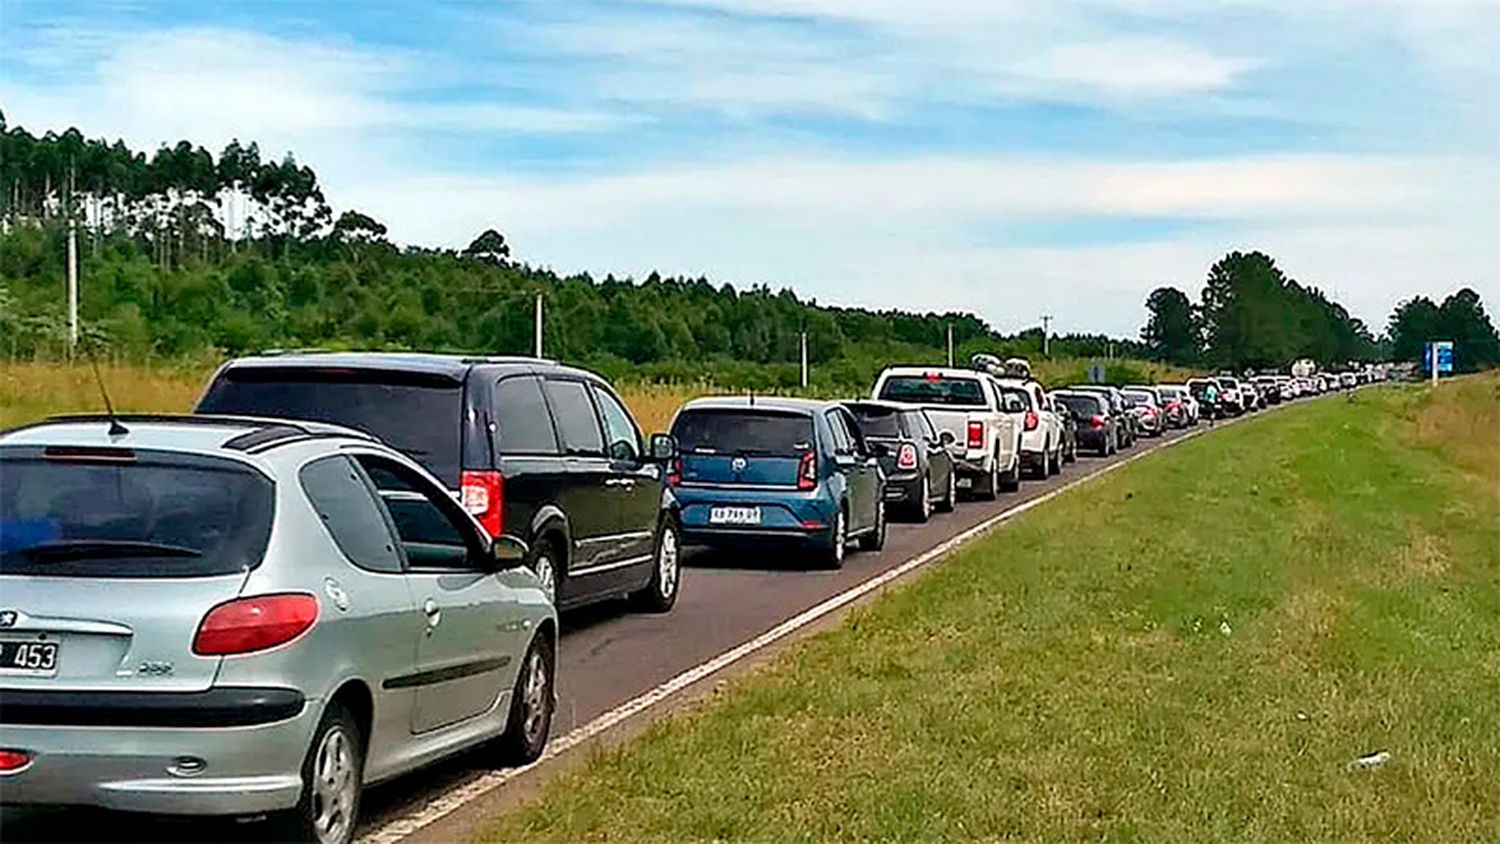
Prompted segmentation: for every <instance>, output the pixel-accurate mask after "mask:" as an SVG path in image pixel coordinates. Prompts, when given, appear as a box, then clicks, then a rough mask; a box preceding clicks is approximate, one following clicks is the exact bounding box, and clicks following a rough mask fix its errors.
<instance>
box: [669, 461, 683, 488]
mask: <svg viewBox="0 0 1500 844" xmlns="http://www.w3.org/2000/svg"><path fill="white" fill-rule="evenodd" d="M680 483H682V458H681V457H679V458H677V459H676V460H673V461H672V468H670V469H668V470H667V485H668V486H677V485H678V484H680Z"/></svg>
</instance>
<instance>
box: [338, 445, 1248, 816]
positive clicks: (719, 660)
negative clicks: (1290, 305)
mask: <svg viewBox="0 0 1500 844" xmlns="http://www.w3.org/2000/svg"><path fill="white" fill-rule="evenodd" d="M1233 421H1238V420H1237V419H1236V420H1226V423H1227V422H1233ZM1221 427H1222V426H1221ZM1207 430H1212V429H1207ZM1204 432H1205V429H1202V428H1199V429H1196V430H1192V431H1189V432H1187V433H1186V434H1183V435H1182V436H1180V437H1177V438H1176V439H1173V440H1169V441H1167V442H1164V443H1160V444H1158V445H1157V446H1155V447H1154V448H1151V449H1148V450H1146V451H1143V452H1140V453H1138V454H1133V455H1131V456H1130V457H1127V458H1125V459H1124V460H1120V461H1117V462H1114V463H1111V464H1109V465H1107V466H1101V467H1100V468H1098V469H1096V470H1094V471H1092V472H1090V473H1088V474H1087V475H1083V476H1082V477H1079V478H1075V479H1073V480H1071V481H1069V482H1068V483H1065V484H1063V485H1062V486H1060V487H1058V488H1057V489H1054V490H1052V491H1051V492H1047V493H1043V494H1042V495H1039V496H1037V497H1036V498H1033V499H1031V500H1029V501H1023V502H1021V503H1020V504H1017V505H1016V506H1014V507H1011V508H1009V509H1007V510H1004V511H1002V512H1000V513H997V514H995V515H993V516H991V517H989V518H988V519H985V520H984V521H982V522H980V523H979V524H977V525H975V526H973V527H971V528H969V529H968V530H965V531H963V532H962V533H957V534H954V535H953V536H951V537H949V538H948V539H946V540H944V541H942V542H940V543H938V544H937V545H935V546H933V547H932V548H929V549H928V550H926V551H924V552H922V553H921V554H918V555H917V556H915V557H912V558H911V559H909V560H907V561H906V562H904V563H902V564H900V565H898V566H896V567H895V568H891V569H887V570H886V571H884V572H882V573H880V574H878V575H876V576H875V577H872V578H870V579H869V580H866V581H863V582H861V583H859V584H857V585H855V586H852V587H850V588H849V589H848V590H846V591H844V592H840V593H839V594H837V595H834V596H833V597H832V598H829V599H827V600H825V601H823V602H822V603H820V604H817V605H816V606H813V607H811V608H809V609H806V610H803V611H802V612H800V613H798V614H797V615H794V616H792V617H791V618H789V619H787V620H786V621H783V622H781V623H780V624H778V625H776V626H775V627H772V628H771V629H770V630H767V631H766V632H764V633H762V634H760V635H759V636H756V637H755V638H753V639H751V640H749V641H748V642H745V643H743V644H741V645H738V646H736V647H734V648H731V649H730V650H727V651H725V652H723V653H721V654H719V655H718V656H716V657H714V658H712V659H710V660H708V661H707V662H703V663H701V664H699V665H696V666H694V667H692V668H689V669H688V670H686V671H684V672H682V673H681V674H678V675H677V676H675V677H673V678H671V679H670V680H667V681H666V682H664V683H662V684H661V685H659V686H657V687H656V688H654V689H651V690H650V691H648V692H645V693H644V694H642V695H640V696H639V697H636V698H632V699H631V700H628V701H626V702H624V703H622V704H620V705H619V706H617V707H615V708H614V709H611V710H609V711H608V712H606V713H604V714H603V715H600V716H599V717H598V718H595V719H594V720H592V721H590V722H588V723H587V724H584V725H583V726H582V727H578V728H576V729H574V730H572V731H571V732H568V733H566V734H564V735H562V736H559V737H557V738H555V739H553V740H552V741H551V742H549V743H548V745H547V750H546V751H545V752H544V753H543V754H542V756H541V758H540V759H538V760H537V761H535V762H532V763H531V764H530V765H525V766H522V767H520V768H508V769H506V770H504V771H494V772H492V773H488V774H484V775H482V776H480V777H478V778H477V779H474V780H472V781H470V782H468V783H465V784H464V785H462V786H459V787H458V788H455V789H453V790H451V791H449V792H447V793H445V794H443V795H442V796H441V797H438V798H436V799H434V800H432V801H430V802H429V803H427V804H426V805H425V806H423V807H422V808H421V809H420V810H418V811H417V812H416V813H414V814H410V815H407V816H405V817H400V818H396V819H394V820H391V821H388V822H386V823H385V824H383V825H381V826H380V827H378V828H376V829H374V830H371V831H370V832H368V833H366V834H365V835H362V836H360V838H359V844H395V842H397V841H400V840H401V839H402V838H405V837H406V836H408V835H411V834H412V833H414V832H416V831H418V830H420V829H422V828H424V827H427V826H431V825H432V824H434V823H436V822H437V821H440V820H442V819H443V818H445V817H447V816H448V815H450V814H452V813H453V812H455V811H457V810H458V809H460V808H462V807H463V806H464V805H465V804H467V803H469V802H471V801H473V800H476V799H478V798H480V797H483V796H484V795H486V794H488V793H490V792H491V791H494V790H495V789H497V788H499V787H500V786H502V785H505V784H506V783H507V782H510V781H511V780H513V779H515V778H516V777H519V776H521V775H522V774H525V773H526V772H528V771H530V770H532V769H533V768H536V767H537V766H539V765H545V764H547V763H548V762H550V761H551V760H553V759H555V758H557V757H558V756H561V755H563V754H564V753H567V752H568V751H570V750H572V749H573V748H575V747H577V746H578V745H580V744H583V743H584V742H586V741H588V740H589V739H592V738H594V737H595V736H598V735H599V734H600V733H603V732H605V731H607V730H610V729H612V728H614V727H616V726H618V725H619V724H621V723H622V722H624V721H626V720H627V719H629V718H631V717H633V716H635V715H639V714H640V713H642V712H644V711H646V710H647V709H650V708H651V707H653V706H655V705H656V704H658V703H660V702H662V701H663V700H666V699H667V698H668V697H671V696H672V695H674V694H676V693H677V692H680V691H682V690H683V689H685V688H687V687H689V686H691V685H693V684H694V683H697V682H698V681H700V680H703V679H704V678H706V677H709V676H711V675H713V674H715V673H717V672H719V671H722V670H724V669H725V668H728V667H729V666H731V665H733V664H734V663H736V662H739V661H740V660H742V659H744V658H745V657H747V656H750V655H751V654H753V653H755V652H757V651H759V650H762V649H764V648H766V647H767V646H769V645H771V644H773V643H775V642H776V641H778V640H780V639H784V638H786V637H787V636H788V635H790V634H792V633H795V632H796V631H797V630H799V629H801V628H803V627H806V626H807V625H809V624H812V623H813V622H815V621H817V620H818V619H820V618H822V617H823V616H825V615H828V614H829V613H831V612H834V611H835V610H838V609H839V608H841V607H844V606H846V605H848V604H849V603H851V602H853V601H857V600H859V599H860V598H862V597H864V596H865V595H868V594H870V593H871V592H874V591H876V590H877V589H880V588H881V587H883V586H885V585H887V584H889V583H890V582H891V581H893V580H896V579H898V578H900V577H902V576H903V575H906V574H908V573H909V572H912V571H915V570H917V569H919V568H921V567H922V566H925V565H927V564H928V563H930V562H932V561H933V560H936V559H938V558H940V557H942V556H944V555H946V554H948V553H949V552H951V551H953V550H954V549H956V548H958V547H959V546H960V545H963V544H964V543H966V542H969V541H971V540H973V539H975V538H976V537H979V536H981V535H983V534H984V533H986V532H988V531H989V530H991V529H992V528H994V527H995V526H997V525H999V524H1001V523H1003V522H1005V521H1007V520H1009V519H1012V518H1014V517H1016V516H1019V515H1020V514H1022V513H1024V512H1026V511H1027V510H1030V509H1031V508H1033V507H1035V506H1037V505H1039V504H1042V503H1043V502H1046V501H1051V500H1052V499H1053V498H1056V497H1057V496H1059V495H1061V494H1063V493H1064V492H1067V491H1068V490H1070V489H1072V488H1074V487H1076V486H1079V485H1081V484H1084V483H1087V482H1088V481H1091V480H1094V479H1095V478H1099V477H1102V476H1103V475H1106V474H1108V473H1110V472H1113V471H1114V470H1116V469H1118V468H1120V467H1121V466H1126V465H1128V464H1130V463H1133V462H1135V461H1136V460H1139V459H1141V458H1142V457H1145V456H1147V455H1149V454H1153V453H1155V452H1156V451H1157V450H1158V449H1162V448H1167V447H1169V446H1173V445H1176V444H1177V443H1180V442H1184V441H1186V440H1190V439H1192V438H1193V437H1196V436H1198V435H1199V434H1202V433H1204ZM1075 465H1076V464H1075Z"/></svg>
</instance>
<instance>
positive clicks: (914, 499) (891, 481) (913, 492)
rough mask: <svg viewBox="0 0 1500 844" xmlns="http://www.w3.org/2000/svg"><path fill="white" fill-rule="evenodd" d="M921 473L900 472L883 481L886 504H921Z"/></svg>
mask: <svg viewBox="0 0 1500 844" xmlns="http://www.w3.org/2000/svg"><path fill="white" fill-rule="evenodd" d="M922 477H923V475H922V473H921V472H902V473H900V474H896V475H891V476H889V477H887V478H886V479H885V501H886V503H887V504H911V505H914V506H915V505H919V504H921V503H922Z"/></svg>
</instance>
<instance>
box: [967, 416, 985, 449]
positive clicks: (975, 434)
mask: <svg viewBox="0 0 1500 844" xmlns="http://www.w3.org/2000/svg"><path fill="white" fill-rule="evenodd" d="M969 448H984V423H983V422H970V423H969Z"/></svg>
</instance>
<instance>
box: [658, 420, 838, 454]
mask: <svg viewBox="0 0 1500 844" xmlns="http://www.w3.org/2000/svg"><path fill="white" fill-rule="evenodd" d="M672 435H673V436H675V437H676V438H677V442H678V443H679V444H680V445H681V446H682V449H683V451H685V452H688V453H690V454H751V455H770V456H786V457H791V456H797V455H800V454H802V453H803V452H805V451H810V450H812V443H813V429H812V418H811V417H808V416H804V415H802V414H800V413H777V412H774V411H757V410H689V411H685V412H684V413H682V414H681V415H680V416H678V417H677V421H676V422H675V423H674V424H673V425H672Z"/></svg>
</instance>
